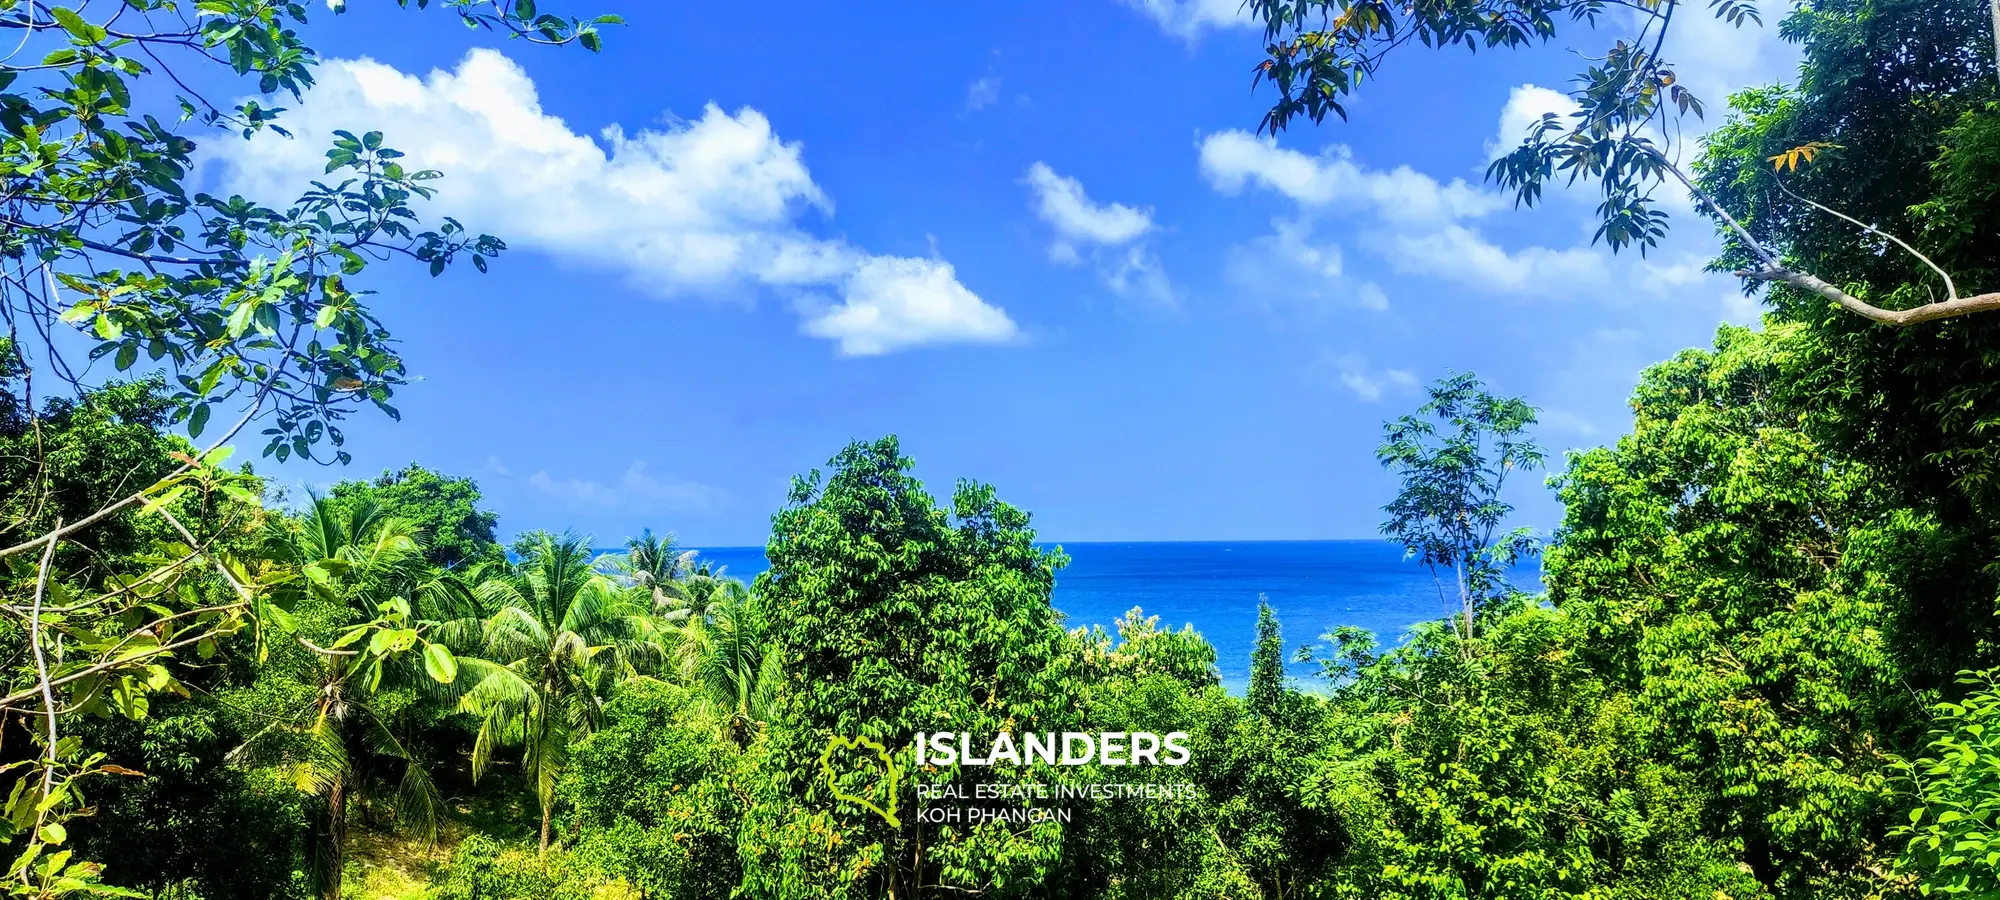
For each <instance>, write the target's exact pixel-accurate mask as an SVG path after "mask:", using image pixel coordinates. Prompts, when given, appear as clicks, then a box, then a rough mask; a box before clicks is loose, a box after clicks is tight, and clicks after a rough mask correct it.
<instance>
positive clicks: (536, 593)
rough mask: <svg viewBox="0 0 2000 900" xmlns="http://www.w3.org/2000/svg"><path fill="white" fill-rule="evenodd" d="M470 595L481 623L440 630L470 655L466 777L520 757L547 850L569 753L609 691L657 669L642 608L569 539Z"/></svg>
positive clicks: (583, 543)
mask: <svg viewBox="0 0 2000 900" xmlns="http://www.w3.org/2000/svg"><path fill="white" fill-rule="evenodd" d="M476 590H477V594H478V597H479V600H480V601H481V603H482V604H483V605H484V607H485V609H486V610H487V611H488V612H487V614H486V616H485V617H484V618H483V619H470V620H463V621H460V622H456V623H452V624H451V625H449V626H448V627H447V628H445V629H443V630H442V634H443V635H444V636H445V639H446V640H449V641H452V642H453V643H455V644H456V645H457V646H459V647H461V648H476V650H475V651H474V652H475V653H476V655H474V656H472V657H471V658H468V659H466V660H465V661H464V669H465V674H466V676H467V687H466V689H465V695H464V698H463V699H462V700H461V702H460V706H461V708H462V709H464V710H465V711H467V712H469V713H472V714H473V715H475V716H477V717H479V720H480V724H479V731H478V737H477V739H476V741H475V742H474V744H473V748H472V767H473V775H474V777H475V778H476V777H479V776H481V775H483V774H485V772H486V769H487V768H488V767H489V766H490V765H491V764H492V760H493V756H494V754H495V752H496V751H498V750H499V749H500V748H503V747H519V748H521V770H522V775H523V777H524V779H525V780H526V781H527V783H528V786H529V789H530V790H531V791H532V792H533V793H534V795H535V799H536V801H537V802H538V803H539V804H540V805H541V809H542V828H541V846H542V849H544V850H546V849H548V846H549V840H550V831H549V828H550V823H551V821H552V819H553V817H554V814H555V804H556V782H557V780H558V779H559V778H560V777H561V774H562V771H563V768H564V766H565V764H566V761H567V759H568V756H569V751H570V747H571V745H572V744H573V743H574V742H575V741H578V740H581V739H582V738H584V737H586V736H588V735H589V734H590V733H591V732H592V731H593V730H595V729H596V727H597V725H598V723H599V721H600V719H601V711H602V705H603V702H604V699H605V698H606V697H607V696H609V695H610V693H611V689H612V687H613V686H614V685H616V684H617V683H618V682H619V681H621V680H623V679H625V678H627V677H629V676H630V675H632V674H634V673H635V672H636V671H637V669H638V667H639V666H642V665H645V664H647V663H648V662H654V661H657V659H658V657H659V652H658V644H657V643H656V642H655V641H654V640H653V636H654V626H653V623H652V622H651V620H650V619H649V618H648V617H647V615H646V608H645V607H644V606H643V605H641V604H638V603H633V602H631V601H630V600H629V599H628V598H627V597H626V596H625V594H624V592H623V591H621V590H620V589H619V588H618V586H617V585H616V584H614V583H613V582H612V581H611V580H610V579H609V578H606V577H605V576H603V575H601V574H598V573H597V572H595V571H594V570H593V569H592V568H591V556H590V542H589V540H588V539H586V538H583V537H579V536H577V535H572V534H565V535H562V536H560V537H558V536H555V535H549V534H541V535H538V536H537V537H536V538H535V541H534V543H533V545H532V546H531V547H530V548H529V552H528V553H527V555H526V558H525V559H523V560H521V562H520V564H519V565H517V566H515V567H514V570H513V571H512V572H509V573H507V574H505V575H503V576H501V577H497V578H494V579H491V580H488V581H485V582H482V583H481V584H480V585H479V587H478V588H477V589H476Z"/></svg>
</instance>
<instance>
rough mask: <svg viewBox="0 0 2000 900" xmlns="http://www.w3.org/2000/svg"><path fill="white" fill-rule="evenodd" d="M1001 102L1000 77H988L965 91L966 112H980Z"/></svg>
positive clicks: (974, 83)
mask: <svg viewBox="0 0 2000 900" xmlns="http://www.w3.org/2000/svg"><path fill="white" fill-rule="evenodd" d="M998 102H1000V76H998V75H988V76H986V77H984V78H981V79H979V80H978V81H975V82H973V83H972V84H971V85H969V86H968V87H966V89H965V111H966V112H978V111H980V110H982V109H985V108H986V107H989V106H992V105H993V104H995V103H998Z"/></svg>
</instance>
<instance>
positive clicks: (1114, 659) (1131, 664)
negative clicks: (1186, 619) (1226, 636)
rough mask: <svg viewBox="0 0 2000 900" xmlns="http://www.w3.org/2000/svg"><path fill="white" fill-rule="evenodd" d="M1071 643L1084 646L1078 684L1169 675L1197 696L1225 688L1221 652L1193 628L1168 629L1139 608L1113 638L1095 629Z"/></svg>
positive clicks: (1122, 620)
mask: <svg viewBox="0 0 2000 900" xmlns="http://www.w3.org/2000/svg"><path fill="white" fill-rule="evenodd" d="M1114 636H1115V639H1114ZM1071 638H1072V640H1073V641H1074V642H1075V643H1076V644H1077V645H1078V646H1077V647H1076V649H1075V650H1073V651H1072V653H1074V654H1076V655H1077V656H1079V657H1080V658H1081V666H1080V668H1079V672H1078V680H1079V681H1081V682H1083V683H1085V684H1096V683H1099V682H1102V681H1105V680H1107V679H1113V678H1118V677H1121V676H1123V677H1139V676H1145V675H1164V676H1166V677H1168V678H1172V679H1174V680H1176V681H1178V682H1180V683H1181V684H1183V685H1186V686H1187V687H1188V688H1189V689H1192V690H1196V691H1199V690H1201V689H1204V688H1210V687H1215V686H1218V685H1220V684H1222V674H1221V673H1220V672H1218V671H1217V670H1216V668H1215V647H1214V645H1212V644H1210V643H1209V642H1208V641H1206V640H1204V639H1202V636H1201V634H1200V633H1199V632H1197V631H1195V630H1194V626H1193V625H1183V626H1181V630H1179V631H1172V630H1168V629H1162V628H1161V627H1160V617H1159V616H1148V615H1146V614H1145V613H1144V612H1142V611H1141V610H1140V609H1139V608H1138V607H1133V608H1132V609H1131V610H1130V611H1128V612H1126V613H1125V615H1123V616H1120V617H1119V618H1118V619H1117V620H1116V621H1114V622H1113V623H1112V631H1111V632H1109V633H1107V632H1106V631H1105V630H1104V627H1103V626H1101V625H1092V626H1090V627H1089V628H1079V629H1077V630H1076V631H1074V632H1071Z"/></svg>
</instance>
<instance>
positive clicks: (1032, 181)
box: [1023, 162, 1174, 304]
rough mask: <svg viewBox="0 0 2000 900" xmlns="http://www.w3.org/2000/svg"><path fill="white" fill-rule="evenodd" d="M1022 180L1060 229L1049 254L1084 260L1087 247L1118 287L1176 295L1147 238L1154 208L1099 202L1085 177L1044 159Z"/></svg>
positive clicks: (1158, 298) (1046, 218)
mask: <svg viewBox="0 0 2000 900" xmlns="http://www.w3.org/2000/svg"><path fill="white" fill-rule="evenodd" d="M1023 181H1024V182H1025V183H1026V184H1027V185H1028V189H1029V191H1030V192H1031V193H1032V194H1033V195H1034V210H1035V215H1036V216H1037V217H1039V218H1040V219H1041V220H1042V221H1043V222H1045V223H1047V224H1048V226H1049V228H1050V229H1051V230H1053V231H1054V232H1055V240H1054V241H1052V242H1051V243H1050V244H1049V258H1050V259H1052V260H1054V261H1056V262H1058V263H1061V264H1063V265H1069V266H1074V265H1081V264H1082V263H1083V261H1084V257H1085V255H1086V253H1087V254H1088V255H1089V256H1090V257H1091V258H1092V259H1094V260H1096V261H1097V263H1098V269H1099V273H1100V275H1102V277H1103V279H1104V283H1105V285H1106V286H1107V287H1109V288H1111V290H1112V292H1113V293H1116V294H1118V295H1119V296H1121V297H1139V298H1143V299H1146V300H1151V301H1153V302H1155V303H1161V304H1171V303H1172V302H1173V301H1174V290H1173V285H1172V283H1171V282H1169V281H1168V280H1167V275H1166V271H1165V270H1164V269H1163V268H1162V267H1161V265H1160V260H1159V258H1158V257H1157V256H1156V255H1155V254H1154V253H1153V251H1152V248H1151V247H1149V246H1147V244H1146V242H1145V241H1144V238H1145V237H1146V236H1147V235H1149V234H1151V233H1152V232H1153V231H1155V230H1156V226H1155V224H1154V222H1153V213H1152V210H1150V209H1140V208H1137V207H1133V206H1127V205H1125V204H1123V203H1102V204H1100V203H1097V202H1095V201H1093V200H1091V199H1090V195H1089V194H1087V193H1085V192H1084V189H1083V183H1082V182H1080V181H1077V180H1076V179H1074V178H1070V177H1068V176H1064V175H1058V174H1056V171H1055V170H1054V169H1051V168H1049V166H1048V164H1047V163H1043V162H1036V163H1035V164H1034V165H1031V166H1029V167H1028V174H1027V176H1026V177H1025V178H1024V179H1023Z"/></svg>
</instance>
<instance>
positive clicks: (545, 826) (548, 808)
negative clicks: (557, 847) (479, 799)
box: [542, 803, 555, 854]
mask: <svg viewBox="0 0 2000 900" xmlns="http://www.w3.org/2000/svg"><path fill="white" fill-rule="evenodd" d="M554 809H555V805H554V804H552V803H544V804H542V852H543V853H545V854H546V853H548V852H549V813H550V812H552V811H553V810H554Z"/></svg>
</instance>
